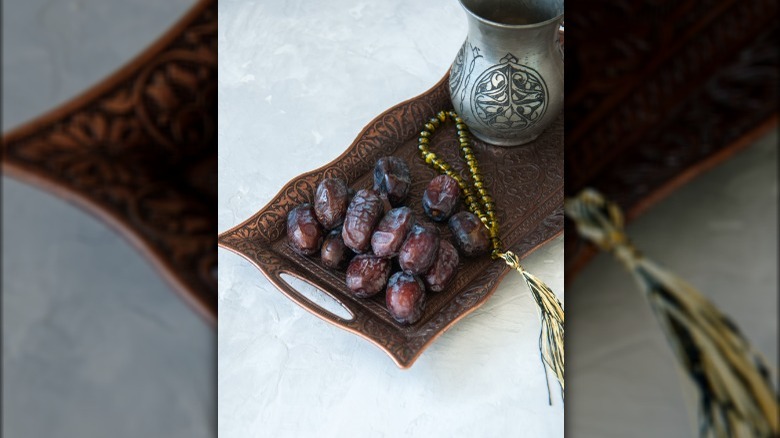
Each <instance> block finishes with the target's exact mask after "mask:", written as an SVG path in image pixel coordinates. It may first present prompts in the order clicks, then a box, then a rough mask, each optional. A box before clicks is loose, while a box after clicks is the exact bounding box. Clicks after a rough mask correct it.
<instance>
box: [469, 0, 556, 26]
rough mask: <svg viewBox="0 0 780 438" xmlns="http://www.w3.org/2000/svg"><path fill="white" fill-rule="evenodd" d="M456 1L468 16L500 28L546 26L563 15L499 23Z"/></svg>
mask: <svg viewBox="0 0 780 438" xmlns="http://www.w3.org/2000/svg"><path fill="white" fill-rule="evenodd" d="M458 3H460V5H461V6H462V7H463V9H464V10H465V11H466V13H468V14H469V15H470V16H472V17H474V18H475V19H477V21H481V22H483V23H486V24H489V25H491V26H495V27H501V28H506V29H532V28H535V27H544V26H547V25H549V24H551V23H554V22H556V21H558V20H560V19H562V18H563V15H564V12H561V13H560V14H558V15H556V16H555V17H552V18H549V19H547V20H545V21H540V22H538V23H532V24H506V23H499V22H497V21H492V20H488V19H487V18H484V17H482V16H481V15H478V14H477V13H475V12H474V11H472V10H471V9H469V8H468V6H466V5H465V4H464V3H463V0H458Z"/></svg>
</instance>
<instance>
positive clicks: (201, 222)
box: [3, 0, 217, 321]
mask: <svg viewBox="0 0 780 438" xmlns="http://www.w3.org/2000/svg"><path fill="white" fill-rule="evenodd" d="M216 82H217V7H216V1H211V0H205V1H201V2H200V3H198V4H197V5H196V6H195V7H193V9H192V10H191V11H189V12H188V13H187V14H186V15H185V16H184V17H183V18H182V19H181V20H180V21H179V22H178V23H177V24H176V25H174V26H173V27H172V28H171V29H170V30H169V31H168V32H167V33H166V34H165V35H164V36H162V37H161V38H160V39H159V40H158V41H157V42H156V43H155V44H154V45H152V46H151V47H150V48H149V49H147V50H146V51H145V52H143V53H142V54H141V55H140V56H138V57H137V58H136V59H135V60H133V61H132V62H130V63H129V64H128V65H126V66H125V67H124V68H122V69H121V70H119V71H118V72H117V73H115V74H114V75H113V76H111V77H109V78H108V79H106V80H105V81H103V82H102V83H100V84H99V85H97V86H95V87H93V88H92V89H90V90H89V91H87V92H86V93H85V94H83V95H82V96H80V97H78V98H76V99H74V100H72V101H70V102H69V103H67V104H66V105H64V106H63V107H61V108H59V109H56V110H55V111H53V112H51V113H49V114H47V115H44V116H43V117H41V118H39V119H37V120H35V121H33V122H31V123H28V124H26V125H24V126H22V127H20V128H18V129H16V130H14V131H12V132H10V133H9V134H7V135H6V136H4V138H3V170H4V171H7V172H8V173H9V174H11V175H13V176H15V177H17V178H20V179H22V180H25V181H29V182H32V183H34V184H38V185H41V186H43V187H44V188H46V189H49V190H50V191H52V192H54V193H55V194H57V195H59V196H61V197H63V198H65V199H69V200H72V201H75V202H77V203H78V204H79V205H81V206H83V207H86V208H88V209H90V210H91V211H93V212H94V213H96V214H97V215H98V216H100V217H101V218H103V219H104V220H106V221H108V222H109V223H110V224H112V225H114V226H115V227H116V228H117V229H118V230H119V231H120V232H122V233H123V234H124V235H125V236H126V237H128V239H129V240H130V241H131V242H132V243H134V244H135V245H136V246H137V247H138V248H139V249H141V251H142V252H144V253H145V254H146V255H147V256H149V257H150V258H151V259H152V260H153V261H154V264H155V266H156V267H157V268H158V269H160V270H161V271H162V273H163V274H164V275H165V276H166V278H167V279H168V280H170V281H171V283H172V284H173V285H174V287H175V288H176V289H177V290H178V291H179V292H181V293H182V295H183V296H184V297H185V298H186V299H187V300H188V301H189V302H190V303H191V304H193V305H194V306H195V307H196V308H197V309H198V310H199V311H201V312H202V313H203V314H204V315H205V316H206V317H207V318H208V319H209V320H212V321H214V320H216V301H217V299H216V298H217V292H216V289H217V287H216V286H217V285H216V265H217V257H216V251H217V248H216V241H215V240H216V239H215V238H214V234H213V233H214V230H215V229H216V217H215V214H214V205H215V204H216V199H217V142H216V120H217V117H216V103H217V91H216Z"/></svg>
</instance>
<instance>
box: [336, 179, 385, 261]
mask: <svg viewBox="0 0 780 438" xmlns="http://www.w3.org/2000/svg"><path fill="white" fill-rule="evenodd" d="M382 213H383V208H382V200H381V199H380V198H379V195H378V194H377V193H376V192H375V191H373V190H365V189H364V190H360V191H359V192H357V193H355V197H354V198H352V202H350V203H349V207H348V208H347V215H346V216H345V217H344V227H343V228H342V229H341V237H342V238H343V239H344V243H345V244H346V245H347V247H348V248H349V249H351V250H352V251H355V252H356V253H358V254H362V253H364V252H366V251H368V249H369V248H370V247H371V234H372V233H373V232H374V227H376V224H377V222H379V220H380V219H382Z"/></svg>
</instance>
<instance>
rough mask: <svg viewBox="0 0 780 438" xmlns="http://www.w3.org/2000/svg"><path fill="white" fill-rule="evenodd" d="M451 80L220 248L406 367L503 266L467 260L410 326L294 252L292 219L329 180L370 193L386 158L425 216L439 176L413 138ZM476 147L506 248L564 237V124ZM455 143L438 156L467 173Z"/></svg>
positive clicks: (388, 115) (383, 122)
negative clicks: (319, 297) (504, 144)
mask: <svg viewBox="0 0 780 438" xmlns="http://www.w3.org/2000/svg"><path fill="white" fill-rule="evenodd" d="M447 81H448V76H445V77H444V78H443V79H442V80H441V81H440V82H439V83H438V84H437V85H436V86H434V87H433V88H432V89H431V90H429V91H427V92H426V93H424V94H422V95H420V96H418V97H416V98H413V99H411V100H408V101H406V102H403V103H401V104H398V105H396V106H394V107H393V108H391V109H389V110H387V111H385V112H384V113H382V114H381V115H379V116H378V117H377V118H375V119H374V120H373V121H372V122H371V123H369V124H368V126H366V127H365V128H364V129H363V131H362V132H361V133H360V134H359V135H358V137H357V138H356V139H355V141H354V142H353V143H352V145H350V147H349V148H348V149H347V150H346V151H345V152H344V153H343V154H342V155H341V156H340V157H338V158H337V159H336V160H334V161H333V162H331V163H330V164H327V165H325V166H323V167H321V168H319V169H317V170H314V171H312V172H309V173H306V174H303V175H301V176H299V177H297V178H295V179H294V180H292V181H290V182H289V183H288V184H287V185H285V186H284V188H282V190H281V191H280V192H279V193H278V194H277V195H276V197H274V199H273V200H272V201H271V202H270V203H269V204H268V205H267V206H265V207H264V208H263V209H262V210H260V211H259V212H257V213H255V214H254V215H253V216H252V217H250V218H249V219H247V220H246V221H244V222H243V223H241V224H240V225H238V226H236V227H234V228H232V229H231V230H229V231H226V232H224V233H222V234H221V235H220V236H219V245H220V246H221V247H223V248H226V249H229V250H231V251H233V252H235V253H237V254H239V255H241V256H243V257H244V258H246V259H247V260H249V261H250V262H251V263H252V264H253V265H255V266H256V267H257V268H259V269H260V270H261V271H262V272H263V274H264V275H265V276H266V277H267V278H268V279H269V280H270V281H271V283H273V284H274V285H275V286H276V287H277V288H278V289H279V290H280V291H281V292H282V293H284V294H285V295H286V296H287V297H289V298H290V299H291V300H293V301H294V302H296V303H297V304H298V305H300V306H301V307H303V308H304V309H306V310H308V311H309V312H311V313H313V314H315V315H317V316H318V317H320V318H322V319H324V320H325V321H328V322H330V323H332V324H334V325H336V326H338V327H341V328H343V329H345V330H348V331H350V332H352V333H355V334H357V335H359V336H361V337H363V338H365V339H367V340H369V341H371V342H372V343H374V344H375V345H377V346H378V347H379V348H381V349H382V350H384V351H385V352H387V354H389V355H390V357H391V358H392V359H393V360H394V361H395V363H396V364H397V365H398V366H399V367H401V368H408V367H410V366H411V365H412V364H413V363H414V361H415V360H416V359H417V358H418V357H419V356H420V354H421V353H422V352H423V350H424V349H425V348H426V347H427V346H428V345H430V344H431V342H433V340H434V339H436V338H437V337H438V336H439V335H441V334H442V333H443V332H444V331H445V330H447V328H449V327H450V326H452V325H453V324H454V323H455V322H457V321H458V320H459V319H461V318H463V317H464V316H466V315H467V314H469V313H470V312H472V311H474V310H475V309H476V308H477V307H479V306H480V305H482V304H483V303H484V302H485V301H486V300H487V299H488V297H490V295H491V294H492V293H493V292H494V291H495V289H496V287H497V286H498V283H499V282H500V280H501V279H502V278H503V276H504V275H505V274H506V273H507V272H508V271H509V269H508V268H507V266H506V265H505V264H504V263H503V262H501V261H495V260H491V259H490V257H488V256H485V257H482V258H477V259H464V260H461V264H460V266H459V267H458V273H457V275H456V277H455V279H454V280H453V283H452V284H451V286H450V287H449V288H448V289H447V290H445V291H443V292H441V293H438V294H430V293H429V294H428V296H427V300H428V301H427V304H426V308H425V312H424V314H423V316H422V318H421V319H420V320H419V321H418V322H417V323H415V324H413V325H411V326H406V327H405V326H402V325H400V324H398V323H396V322H395V321H394V320H393V319H392V317H390V315H389V314H388V313H387V310H386V309H385V305H384V299H385V296H384V294H383V293H382V294H378V295H377V296H375V297H373V298H371V299H359V298H354V297H352V296H351V295H350V294H349V292H348V291H347V289H346V286H345V284H344V281H345V275H344V272H341V271H332V270H329V269H326V268H324V267H323V266H322V265H321V264H320V261H319V258H318V257H314V258H306V257H302V256H300V255H298V254H296V253H294V252H293V251H291V250H290V249H289V248H288V246H287V239H286V216H287V213H288V212H289V211H290V209H292V208H293V207H295V206H297V205H298V204H301V203H304V202H312V201H313V197H314V192H315V190H316V187H317V184H318V183H319V181H321V180H322V179H323V178H326V177H338V178H342V179H344V180H345V181H347V182H348V184H349V185H350V186H351V187H353V188H355V189H356V190H357V189H362V188H366V187H369V186H371V185H372V182H373V179H372V170H373V168H374V164H375V162H376V161H377V159H379V158H380V157H383V156H387V155H395V156H398V157H401V158H403V159H405V160H406V162H407V163H409V167H410V169H411V172H412V187H411V190H410V194H409V197H408V199H407V202H406V204H407V205H408V206H409V207H411V208H412V209H413V210H415V212H416V213H417V214H418V215H422V214H423V213H422V206H421V199H422V193H423V191H424V190H425V187H426V185H427V184H428V182H429V181H430V180H431V179H432V178H433V177H434V176H435V175H436V174H435V173H434V171H433V170H431V169H430V168H429V167H427V166H426V164H425V163H424V162H423V161H422V160H421V159H420V158H419V156H418V155H417V136H418V133H419V131H420V129H421V126H422V125H423V124H424V123H425V122H426V121H427V120H428V119H429V118H431V117H432V116H434V115H435V114H436V112H438V111H439V110H441V109H445V108H449V107H450V106H451V104H450V97H449V87H448V85H447ZM474 143H475V144H474V150H475V151H476V154H477V158H478V160H479V163H480V168H481V169H482V172H483V173H484V176H485V183H486V185H487V187H488V188H489V190H490V193H492V194H493V196H494V198H495V199H496V203H497V206H498V212H497V213H498V218H499V221H500V224H501V237H502V239H503V241H504V244H505V245H506V247H507V248H510V249H512V250H513V251H515V252H516V253H517V254H519V255H527V254H528V253H530V252H531V251H533V250H534V249H536V248H538V247H539V246H541V245H543V244H544V243H546V242H547V241H549V240H551V239H553V238H554V237H556V236H558V235H559V234H560V233H561V232H562V231H563V117H562V116H561V117H560V118H559V119H558V120H557V121H556V122H555V123H554V124H553V125H552V126H551V127H550V128H549V129H548V130H547V131H546V132H544V133H543V134H542V135H541V136H540V137H539V139H538V140H536V141H535V142H533V143H530V144H527V145H524V146H520V147H515V148H499V147H493V146H487V145H485V143H483V142H480V141H477V140H475V142H474ZM457 145H458V142H457V139H456V137H455V129H454V127H452V126H451V125H445V127H443V128H440V129H439V130H437V134H436V136H435V138H434V140H433V142H432V150H433V151H436V153H437V154H439V155H440V156H441V157H442V158H444V159H445V160H446V161H447V162H449V163H451V164H452V165H453V167H455V168H456V169H457V170H459V171H461V173H462V174H463V175H466V174H465V172H463V166H462V161H461V159H460V158H459V156H458V149H457ZM440 229H441V231H442V233H443V236H444V237H445V238H447V239H451V235H450V234H449V230H447V228H446V226H441V227H440ZM282 274H287V275H290V276H293V277H296V278H298V279H300V280H303V281H305V282H308V283H310V284H312V285H313V286H315V287H317V288H318V289H320V290H321V291H322V292H324V293H325V294H327V295H329V296H330V297H332V298H333V299H335V300H336V301H338V302H339V303H340V304H341V305H342V306H343V307H344V308H345V309H346V310H347V311H348V312H349V313H350V314H351V315H352V318H351V319H346V318H342V317H339V316H337V315H335V314H333V313H331V312H329V311H328V310H325V309H324V308H322V307H320V306H318V305H317V304H316V303H314V302H313V301H311V300H309V299H308V298H307V297H305V296H304V295H303V294H302V293H300V292H299V291H298V290H296V289H295V288H294V287H292V286H291V285H290V284H289V283H287V282H286V281H285V280H284V279H283V278H282V277H281V275H282Z"/></svg>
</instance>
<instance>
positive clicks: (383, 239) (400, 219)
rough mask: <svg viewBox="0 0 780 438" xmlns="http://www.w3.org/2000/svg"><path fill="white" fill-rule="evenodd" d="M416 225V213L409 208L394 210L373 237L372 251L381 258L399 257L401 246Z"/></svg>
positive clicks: (384, 219)
mask: <svg viewBox="0 0 780 438" xmlns="http://www.w3.org/2000/svg"><path fill="white" fill-rule="evenodd" d="M413 224H414V212H412V209H410V208H409V207H398V208H394V209H392V210H390V211H388V212H387V214H385V216H384V217H383V218H382V220H381V221H379V225H377V226H376V230H374V235H373V236H371V249H372V250H373V251H374V254H375V255H377V256H379V257H393V256H396V255H398V251H399V250H400V249H401V245H402V244H403V243H404V240H405V239H406V235H407V234H409V230H411V229H412V225H413Z"/></svg>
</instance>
